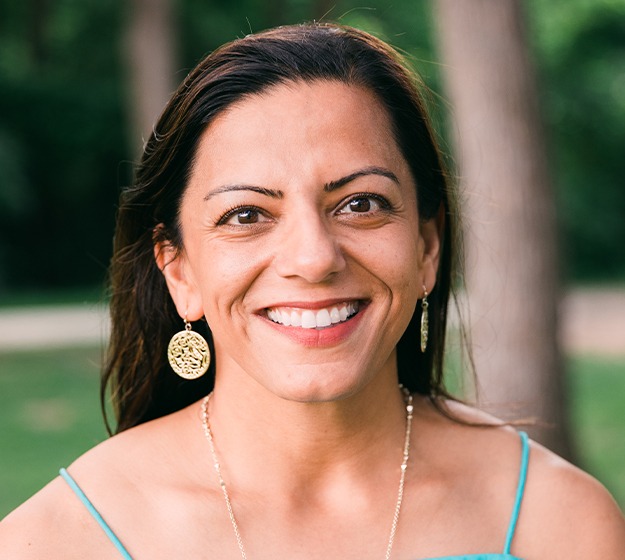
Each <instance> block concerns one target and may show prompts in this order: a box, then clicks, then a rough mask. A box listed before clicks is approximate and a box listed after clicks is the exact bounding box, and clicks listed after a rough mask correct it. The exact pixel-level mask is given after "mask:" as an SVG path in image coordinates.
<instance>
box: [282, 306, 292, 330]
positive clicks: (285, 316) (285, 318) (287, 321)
mask: <svg viewBox="0 0 625 560" xmlns="http://www.w3.org/2000/svg"><path fill="white" fill-rule="evenodd" d="M280 317H281V318H282V320H281V321H280V322H281V323H282V324H283V325H285V326H287V327H290V326H291V314H290V313H289V312H288V311H286V310H284V311H282V312H281V313H280Z"/></svg>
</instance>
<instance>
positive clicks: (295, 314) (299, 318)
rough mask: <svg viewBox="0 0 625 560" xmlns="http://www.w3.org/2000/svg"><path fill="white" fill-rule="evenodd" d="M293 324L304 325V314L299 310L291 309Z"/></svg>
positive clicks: (296, 325) (295, 325)
mask: <svg viewBox="0 0 625 560" xmlns="http://www.w3.org/2000/svg"><path fill="white" fill-rule="evenodd" d="M291 325H293V326H294V327H301V326H302V316H301V315H300V314H299V313H298V312H297V311H291Z"/></svg>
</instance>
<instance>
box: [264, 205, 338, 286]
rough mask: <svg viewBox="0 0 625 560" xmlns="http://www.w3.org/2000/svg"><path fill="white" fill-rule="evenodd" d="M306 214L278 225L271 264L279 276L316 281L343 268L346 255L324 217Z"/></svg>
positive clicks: (328, 276)
mask: <svg viewBox="0 0 625 560" xmlns="http://www.w3.org/2000/svg"><path fill="white" fill-rule="evenodd" d="M307 214H308V215H307V216H306V217H305V218H298V219H293V220H292V221H291V223H289V224H284V227H283V228H281V230H282V232H281V236H280V239H279V240H278V246H277V247H276V249H275V250H276V255H275V259H274V265H275V267H276V271H277V272H278V274H279V275H280V276H283V277H285V278H286V277H300V278H303V279H304V280H306V281H307V282H310V283H313V284H316V283H321V282H324V281H327V280H328V279H330V278H331V277H332V276H333V275H334V274H336V273H337V272H340V271H341V270H343V268H344V267H345V258H344V256H343V252H342V250H341V247H340V243H339V239H338V237H337V235H336V233H335V232H333V231H332V230H331V229H332V228H331V227H330V224H328V223H327V222H326V221H325V220H324V218H323V216H320V215H318V214H315V213H312V212H308V213H307Z"/></svg>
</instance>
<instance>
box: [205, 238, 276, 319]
mask: <svg viewBox="0 0 625 560" xmlns="http://www.w3.org/2000/svg"><path fill="white" fill-rule="evenodd" d="M198 256H199V258H198V259H197V262H198V263H199V267H198V268H199V270H198V274H197V278H199V290H200V292H201V294H202V302H203V306H204V312H205V315H206V319H207V320H208V321H209V324H210V322H211V321H212V322H214V323H215V322H216V321H218V319H219V317H223V316H224V315H232V314H233V313H236V310H237V309H238V308H241V306H243V304H244V298H245V295H246V294H247V293H248V291H249V290H250V288H251V287H252V286H253V285H254V282H255V280H256V279H257V278H258V276H259V274H260V273H261V272H262V270H264V268H265V264H266V254H265V253H264V252H263V251H261V250H258V248H256V249H255V250H252V249H251V248H247V247H245V248H244V247H243V246H242V244H241V246H239V245H234V246H224V245H223V244H221V243H218V242H213V243H211V242H210V241H206V242H205V244H204V246H203V247H202V248H201V249H200V251H199V252H198Z"/></svg>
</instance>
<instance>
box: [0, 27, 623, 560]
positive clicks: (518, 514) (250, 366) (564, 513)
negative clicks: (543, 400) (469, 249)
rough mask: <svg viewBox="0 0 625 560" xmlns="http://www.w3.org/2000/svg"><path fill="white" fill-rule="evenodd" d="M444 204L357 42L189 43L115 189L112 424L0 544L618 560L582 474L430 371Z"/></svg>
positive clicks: (395, 61) (169, 553) (442, 273)
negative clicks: (129, 179) (195, 50)
mask: <svg viewBox="0 0 625 560" xmlns="http://www.w3.org/2000/svg"><path fill="white" fill-rule="evenodd" d="M456 215H457V214H456V211H455V209H454V208H453V207H452V199H451V197H450V194H449V191H448V187H447V185H446V182H445V175H444V173H443V170H442V167H441V163H440V158H439V154H438V152H437V149H436V146H435V143H434V140H433V138H432V135H431V133H430V130H429V126H428V123H427V118H426V115H425V112H424V109H423V106H422V103H421V101H420V99H419V95H418V93H417V90H416V88H415V86H414V85H413V81H412V78H411V75H410V74H409V72H408V71H407V70H406V69H405V68H404V67H403V65H402V63H401V61H400V60H399V58H398V56H397V55H396V54H395V53H394V52H393V51H392V50H391V49H390V48H389V47H388V46H387V45H385V44H384V43H382V42H381V41H379V40H377V39H375V38H373V37H371V36H369V35H367V34H365V33H362V32H360V31H356V30H354V29H349V28H344V27H339V26H335V25H322V24H312V25H304V26H297V27H285V28H279V29H276V30H272V31H268V32H265V33H261V34H258V35H255V36H249V37H246V38H244V39H241V40H238V41H235V42H234V43H232V44H229V45H226V46H224V47H222V48H221V49H219V50H218V51H216V52H215V53H213V54H211V55H210V56H209V57H207V58H206V59H205V60H204V61H203V62H202V63H201V64H200V65H199V66H198V67H197V68H196V69H195V70H194V71H193V72H192V73H191V74H190V75H189V77H188V78H187V79H186V81H185V82H184V83H183V85H182V86H181V87H180V89H179V90H178V91H177V92H176V93H175V95H174V96H173V98H172V100H171V102H170V103H169V105H168V106H167V108H166V109H165V112H164V113H163V115H162V116H161V118H160V120H159V122H158V124H157V126H156V128H155V131H154V133H153V134H152V136H151V138H150V139H149V141H148V143H147V145H146V148H145V153H144V156H143V160H142V162H141V164H140V166H139V169H138V172H137V178H136V182H135V185H134V186H133V188H131V189H129V190H128V191H127V192H126V193H124V195H123V198H122V203H121V206H120V213H119V221H118V228H117V234H116V240H115V256H114V260H113V267H112V290H113V292H112V301H111V309H112V316H113V333H112V339H111V348H110V359H109V364H108V367H107V370H106V372H105V378H104V386H105V388H106V386H107V385H109V384H110V386H111V388H112V393H113V401H114V403H115V406H116V414H117V421H118V426H117V432H118V433H117V435H115V436H114V437H112V438H111V439H109V440H108V441H106V442H104V443H102V444H101V445H99V446H97V447H96V448H94V449H92V450H91V451H89V452H88V453H86V454H85V455H84V456H83V457H81V458H79V459H78V460H77V461H76V462H75V463H74V464H72V465H71V466H70V467H69V468H68V470H67V471H62V476H61V477H59V478H57V479H56V480H54V481H53V482H51V483H50V484H49V485H48V486H47V487H46V488H44V489H43V490H42V491H41V492H39V493H38V494H37V495H35V496H34V497H33V498H32V499H31V500H29V501H28V502H27V503H26V504H24V505H23V506H22V507H21V508H19V509H18V510H16V511H15V512H14V513H13V514H12V515H10V516H9V517H8V518H7V519H6V520H5V521H4V522H3V523H2V525H1V527H2V530H1V532H0V535H1V540H0V542H1V543H2V550H3V554H8V556H7V557H9V558H40V557H44V556H45V557H46V558H63V559H66V558H119V557H126V558H130V557H132V558H138V559H140V558H150V559H156V558H168V559H170V558H220V559H221V558H225V559H236V558H247V555H249V558H250V559H252V560H255V559H269V558H274V559H275V558H290V559H300V558H301V559H311V558H340V559H342V560H343V559H351V558H354V559H356V558H358V559H363V558H372V559H375V558H396V559H411V560H415V559H418V558H439V559H442V558H467V559H469V558H470V559H472V560H478V559H492V560H494V559H512V558H525V559H527V560H532V559H543V558H550V559H552V560H553V559H559V558H562V559H564V558H566V559H567V560H570V559H574V558H584V559H587V558H602V559H603V560H606V559H617V558H623V557H624V555H625V523H624V521H623V517H622V515H621V514H620V512H619V510H618V508H617V507H616V506H615V504H614V503H613V501H612V500H611V498H610V497H609V495H608V494H607V493H606V492H605V490H604V489H603V488H602V487H601V486H600V485H599V484H598V483H597V482H595V481H594V480H592V479H591V478H590V477H588V476H587V475H585V474H583V473H581V472H580V471H578V470H577V469H575V468H574V467H573V466H571V465H569V464H567V463H565V462H564V461H562V460H561V459H559V458H557V457H555V456H554V455H552V454H551V453H550V452H548V451H546V450H545V449H543V448H541V447H540V446H539V445H536V444H533V443H532V444H531V446H530V445H529V444H528V443H527V439H526V438H525V437H524V436H523V435H521V436H519V435H518V434H517V433H516V432H515V431H514V430H512V429H511V428H509V427H505V426H501V425H500V423H498V422H497V421H496V420H494V419H492V418H490V417H487V416H485V415H483V414H481V413H479V412H477V411H475V410H473V409H471V408H469V407H467V406H464V405H462V404H460V403H458V402H456V401H454V400H453V399H451V398H450V397H449V396H448V395H447V394H446V392H445V390H444V388H443V381H442V371H443V370H442V367H443V350H444V341H445V326H446V311H447V303H448V299H449V296H450V289H451V283H452V265H453V262H454V254H453V252H454V237H453V234H454V229H455V227H454V226H455V224H454V220H455V219H456ZM183 325H185V328H184V329H182V326H183ZM178 331H180V333H178V334H176V333H177V332H178ZM200 334H201V335H203V336H204V337H205V338H206V339H208V340H209V341H210V343H211V348H210V350H208V347H206V346H204V343H203V341H202V339H200V338H198V335H200ZM172 337H173V338H172ZM170 340H171V341H172V342H171V343H170ZM168 346H169V360H170V363H168V361H167V360H166V358H165V357H166V356H167V355H168ZM209 354H210V369H209V371H208V373H206V375H202V374H203V373H204V370H205V369H206V367H207V365H208V358H209ZM172 368H173V369H175V370H176V371H178V372H179V373H180V374H181V375H183V376H185V377H188V378H196V377H197V378H198V379H196V380H191V379H190V380H186V381H181V380H180V379H179V378H178V377H177V376H176V375H175V374H174V373H173V372H172ZM399 384H401V385H402V386H403V388H402V387H400V386H398V385H399ZM209 393H210V394H209ZM207 394H209V396H208V397H205V395H207ZM530 448H531V449H530ZM450 555H452V556H450ZM453 555H455V556H453Z"/></svg>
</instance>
